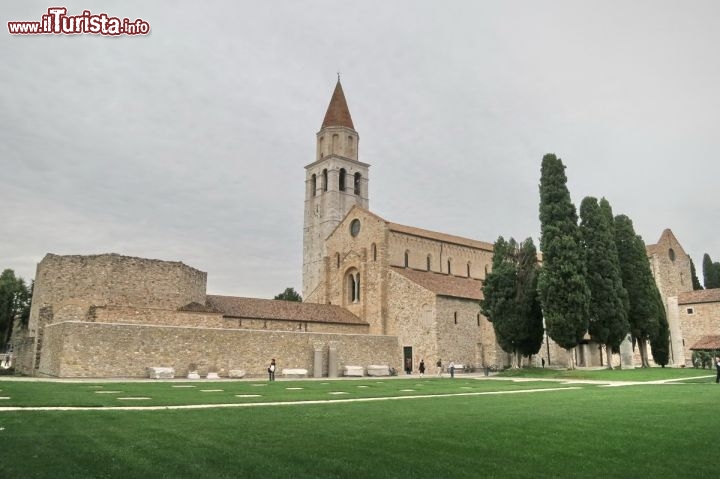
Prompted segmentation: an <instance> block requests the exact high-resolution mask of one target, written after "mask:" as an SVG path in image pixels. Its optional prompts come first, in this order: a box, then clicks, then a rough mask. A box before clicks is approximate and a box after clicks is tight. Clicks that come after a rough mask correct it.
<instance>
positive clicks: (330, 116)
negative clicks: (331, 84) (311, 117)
mask: <svg viewBox="0 0 720 479" xmlns="http://www.w3.org/2000/svg"><path fill="white" fill-rule="evenodd" d="M328 126H344V127H347V128H351V129H353V130H354V129H355V127H354V126H353V121H352V117H351V116H350V109H349V108H348V105H347V101H345V93H343V89H342V85H341V84H340V80H338V82H337V84H336V85H335V91H334V92H333V94H332V98H330V104H329V105H328V109H327V111H326V112H325V119H324V120H323V122H322V128H325V127H328Z"/></svg>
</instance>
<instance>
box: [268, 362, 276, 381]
mask: <svg viewBox="0 0 720 479" xmlns="http://www.w3.org/2000/svg"><path fill="white" fill-rule="evenodd" d="M276 368H277V365H276V364H275V358H272V360H271V361H270V366H268V380H269V381H275V369H276Z"/></svg>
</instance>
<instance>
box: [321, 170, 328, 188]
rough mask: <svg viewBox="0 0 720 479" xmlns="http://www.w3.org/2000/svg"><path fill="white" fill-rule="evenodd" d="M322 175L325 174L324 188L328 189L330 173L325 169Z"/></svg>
mask: <svg viewBox="0 0 720 479" xmlns="http://www.w3.org/2000/svg"><path fill="white" fill-rule="evenodd" d="M322 175H323V184H322V189H323V191H327V189H328V175H327V170H323V172H322Z"/></svg>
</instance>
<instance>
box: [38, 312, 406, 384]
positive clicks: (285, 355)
mask: <svg viewBox="0 0 720 479" xmlns="http://www.w3.org/2000/svg"><path fill="white" fill-rule="evenodd" d="M45 344H46V347H47V348H48V351H47V352H46V353H44V354H43V356H42V359H41V364H40V369H39V373H40V374H45V375H50V376H57V377H147V371H146V368H148V367H152V366H167V367H172V368H175V372H176V376H177V377H184V376H186V375H187V373H188V368H189V366H190V365H191V364H193V365H196V366H197V369H198V370H199V371H200V373H201V374H206V373H207V372H219V373H220V374H221V375H223V374H226V373H227V371H229V370H231V369H244V370H245V371H246V372H247V374H248V375H249V376H257V377H265V374H266V373H265V370H266V368H267V364H268V362H269V361H270V358H276V359H277V363H278V368H279V370H280V371H282V370H283V369H284V368H304V369H307V370H308V372H309V373H310V374H312V371H313V360H314V348H315V346H316V345H317V346H319V347H320V348H321V349H322V356H323V371H324V374H326V375H327V359H328V348H329V346H330V345H331V344H334V345H335V346H336V348H337V355H338V356H337V357H338V363H339V367H340V368H342V366H343V365H353V366H354V365H359V366H364V367H367V366H368V365H370V364H387V365H389V366H391V367H395V368H400V360H401V357H402V356H401V354H400V349H399V347H398V341H397V338H396V337H393V336H370V335H364V334H359V335H351V334H323V333H304V332H303V333H300V332H298V333H291V332H287V331H256V330H243V329H209V328H185V327H168V326H147V325H139V324H137V325H135V324H127V325H125V324H108V323H87V322H62V323H55V324H50V325H48V326H46V327H45Z"/></svg>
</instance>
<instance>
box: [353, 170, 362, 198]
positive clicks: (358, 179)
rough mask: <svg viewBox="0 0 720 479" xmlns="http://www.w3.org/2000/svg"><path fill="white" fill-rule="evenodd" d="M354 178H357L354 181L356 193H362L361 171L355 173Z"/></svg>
mask: <svg viewBox="0 0 720 479" xmlns="http://www.w3.org/2000/svg"><path fill="white" fill-rule="evenodd" d="M354 178H355V180H354V182H353V188H354V191H355V194H356V195H359V194H360V178H362V176H361V175H360V173H355V176H354Z"/></svg>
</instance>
